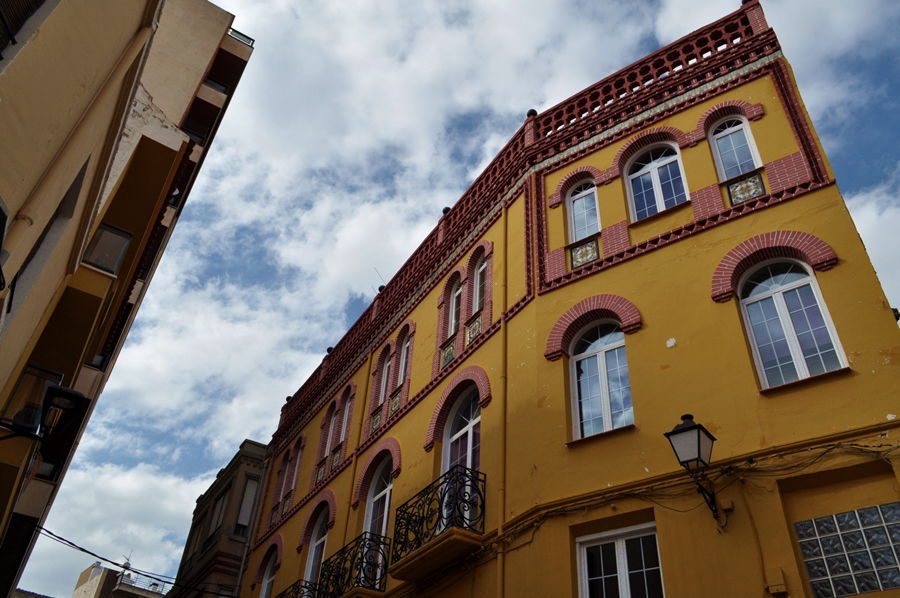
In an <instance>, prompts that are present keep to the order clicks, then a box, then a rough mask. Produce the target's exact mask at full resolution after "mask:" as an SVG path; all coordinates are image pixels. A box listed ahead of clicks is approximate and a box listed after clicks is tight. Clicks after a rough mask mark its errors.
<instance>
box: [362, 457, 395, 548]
mask: <svg viewBox="0 0 900 598" xmlns="http://www.w3.org/2000/svg"><path fill="white" fill-rule="evenodd" d="M393 487H394V482H393V480H392V479H391V460H390V458H385V459H383V460H382V462H381V464H380V465H379V466H378V469H377V470H376V471H375V474H374V475H373V476H372V485H371V488H370V489H369V496H368V498H367V500H366V531H368V532H371V533H373V534H377V535H379V536H386V535H387V530H388V518H389V516H390V512H391V490H392V489H393Z"/></svg>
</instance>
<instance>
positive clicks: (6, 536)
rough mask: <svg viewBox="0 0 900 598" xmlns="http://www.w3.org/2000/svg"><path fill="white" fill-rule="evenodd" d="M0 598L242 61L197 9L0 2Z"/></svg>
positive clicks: (233, 43)
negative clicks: (2, 556)
mask: <svg viewBox="0 0 900 598" xmlns="http://www.w3.org/2000/svg"><path fill="white" fill-rule="evenodd" d="M0 15H2V16H3V19H0V30H3V33H2V34H0V54H2V59H0V130H2V131H3V135H2V137H0V270H2V276H0V418H2V419H0V426H2V433H0V438H2V440H0V536H2V539H0V554H3V555H4V558H3V559H2V560H0V596H7V595H8V594H9V592H10V590H11V589H12V588H14V587H15V585H16V581H17V579H18V577H19V575H20V574H21V571H22V569H23V567H24V563H25V562H26V560H27V558H28V555H29V553H30V551H31V548H32V545H33V543H34V540H35V538H36V536H37V531H38V526H40V525H41V524H42V523H43V521H44V520H45V518H46V516H47V513H48V510H49V508H50V505H51V504H52V501H53V498H54V496H55V494H56V492H57V489H58V486H59V484H60V482H61V481H62V478H63V476H64V474H65V470H66V468H67V466H68V463H69V461H70V459H71V457H72V454H73V451H74V448H75V446H76V445H77V444H78V439H79V437H80V436H81V433H82V431H83V429H84V426H85V424H86V422H87V420H88V418H89V417H90V414H91V412H92V411H93V408H94V405H95V402H96V399H97V398H98V397H99V395H100V392H101V391H102V389H103V386H104V384H105V383H106V380H107V379H108V377H109V374H110V372H111V370H112V367H113V365H114V364H115V361H116V357H117V355H118V352H119V350H120V349H121V347H122V344H123V342H124V340H125V337H126V335H127V333H128V330H129V328H130V326H131V323H132V321H133V319H134V317H135V315H136V313H137V309H138V307H139V306H140V304H141V300H142V298H143V296H144V292H145V290H146V285H147V283H148V282H149V281H150V279H151V278H152V275H153V272H154V270H155V268H156V264H157V263H158V260H159V258H160V256H161V255H162V252H163V250H164V249H165V247H166V244H167V242H168V239H169V236H170V234H171V232H172V229H173V225H174V224H175V222H176V221H177V219H178V216H179V214H180V212H181V209H182V207H183V206H184V200H185V198H186V196H187V194H188V192H189V191H190V188H191V186H192V184H193V181H194V179H195V177H196V175H197V172H198V169H199V168H200V165H201V164H202V162H203V158H204V155H205V152H206V150H207V149H208V148H209V145H210V142H211V141H212V138H213V136H214V135H215V132H216V130H217V128H218V125H219V123H220V121H221V118H222V116H223V114H224V112H225V110H226V109H227V107H228V103H229V101H230V98H231V96H232V94H233V93H234V90H235V86H236V85H237V83H238V81H239V80H240V77H241V74H242V73H243V69H244V66H245V65H246V62H247V60H248V59H249V57H250V54H251V53H252V50H253V47H252V46H253V40H252V39H250V38H248V37H246V36H244V35H243V34H241V33H239V32H237V31H235V30H233V29H231V27H230V26H231V23H232V20H233V18H234V17H233V15H231V14H229V13H227V12H225V11H223V10H221V9H220V8H218V7H216V6H214V5H213V4H210V3H209V2H207V1H206V0H167V1H163V0H129V1H127V2H125V1H120V0H69V1H67V2H60V1H58V0H46V1H39V0H30V1H29V0H15V1H13V0H0Z"/></svg>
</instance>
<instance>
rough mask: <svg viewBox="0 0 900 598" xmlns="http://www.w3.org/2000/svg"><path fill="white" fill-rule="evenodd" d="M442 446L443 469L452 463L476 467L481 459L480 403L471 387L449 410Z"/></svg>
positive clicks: (474, 389) (452, 464) (476, 391)
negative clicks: (445, 434) (443, 447)
mask: <svg viewBox="0 0 900 598" xmlns="http://www.w3.org/2000/svg"><path fill="white" fill-rule="evenodd" d="M449 422H450V425H449V426H447V436H446V439H445V444H444V446H445V447H446V449H445V450H444V471H446V470H448V469H450V468H451V467H453V466H454V465H463V466H465V467H468V468H469V469H478V467H479V465H480V461H481V405H480V404H479V402H478V390H477V389H476V388H475V387H472V388H471V389H470V390H468V391H467V392H465V393H464V394H463V396H462V397H461V398H460V399H459V401H458V403H457V404H456V406H455V407H454V408H453V410H452V411H451V412H450V417H449Z"/></svg>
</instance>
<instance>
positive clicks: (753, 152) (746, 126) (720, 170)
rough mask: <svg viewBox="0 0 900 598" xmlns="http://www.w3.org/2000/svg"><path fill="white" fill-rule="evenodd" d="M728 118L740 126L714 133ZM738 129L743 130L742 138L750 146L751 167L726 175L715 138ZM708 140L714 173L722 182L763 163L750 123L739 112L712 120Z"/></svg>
mask: <svg viewBox="0 0 900 598" xmlns="http://www.w3.org/2000/svg"><path fill="white" fill-rule="evenodd" d="M729 120H737V121H740V122H741V124H740V126H735V127H730V128H728V129H726V130H724V131H722V132H720V133H714V131H715V130H716V128H717V127H719V126H720V125H721V124H722V123H724V122H726V121H729ZM738 130H743V131H744V138H745V139H746V140H747V146H748V147H749V148H750V156H751V157H752V158H753V168H751V169H750V170H745V171H744V172H742V173H740V174H736V175H734V176H731V177H728V176H727V175H726V174H725V166H724V165H723V164H722V156H721V155H720V154H719V144H718V143H717V140H718V139H720V138H722V137H727V136H728V135H731V134H732V133H735V132H737V131H738ZM708 141H709V146H710V149H711V150H712V154H713V160H714V161H715V163H716V174H718V176H719V181H720V182H724V181H727V180H729V179H733V178H736V177H739V176H743V175H745V174H747V173H748V172H752V171H754V170H756V169H757V168H760V167H762V165H763V162H762V159H761V158H760V157H759V151H758V150H757V149H756V141H755V140H754V139H753V132H752V131H751V130H750V123H749V122H748V121H747V119H746V118H745V117H743V116H741V115H739V114H738V115H732V116H726V117H724V118H720V119H719V120H717V121H716V122H714V123H713V125H712V126H711V127H710V128H709V136H708Z"/></svg>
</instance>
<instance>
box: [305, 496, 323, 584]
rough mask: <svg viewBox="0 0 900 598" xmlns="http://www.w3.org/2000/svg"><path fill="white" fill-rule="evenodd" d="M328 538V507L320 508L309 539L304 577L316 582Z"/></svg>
mask: <svg viewBox="0 0 900 598" xmlns="http://www.w3.org/2000/svg"><path fill="white" fill-rule="evenodd" d="M327 539H328V509H327V508H324V507H322V508H320V512H319V515H318V516H317V517H316V522H315V524H313V530H312V534H311V535H310V539H309V554H308V555H307V557H306V574H305V575H304V579H306V580H307V581H311V582H312V583H316V582H317V581H319V573H320V572H321V569H322V560H323V558H324V557H325V541H326V540H327Z"/></svg>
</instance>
